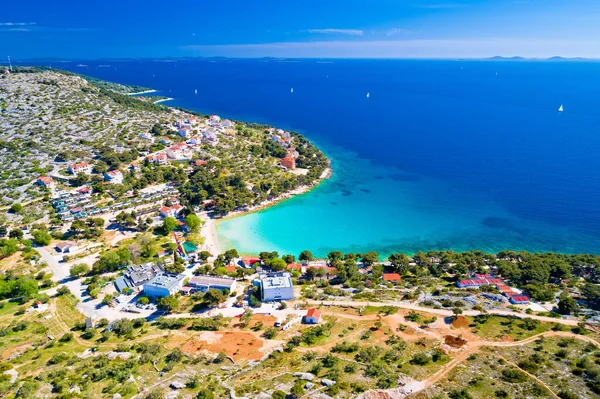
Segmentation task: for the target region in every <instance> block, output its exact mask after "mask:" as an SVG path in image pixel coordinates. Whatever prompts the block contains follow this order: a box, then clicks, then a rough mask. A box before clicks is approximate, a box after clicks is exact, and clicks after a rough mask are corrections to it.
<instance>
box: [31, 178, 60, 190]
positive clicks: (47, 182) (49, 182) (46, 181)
mask: <svg viewBox="0 0 600 399" xmlns="http://www.w3.org/2000/svg"><path fill="white" fill-rule="evenodd" d="M36 184H39V185H40V186H44V187H46V188H54V187H55V186H56V183H55V182H54V180H53V179H52V178H51V177H48V176H39V177H38V178H37V180H36Z"/></svg>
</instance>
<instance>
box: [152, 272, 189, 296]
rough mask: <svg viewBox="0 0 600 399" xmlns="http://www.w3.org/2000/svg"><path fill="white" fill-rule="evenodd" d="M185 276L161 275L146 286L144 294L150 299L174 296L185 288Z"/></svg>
mask: <svg viewBox="0 0 600 399" xmlns="http://www.w3.org/2000/svg"><path fill="white" fill-rule="evenodd" d="M184 277H185V276H184V275H183V274H169V273H160V274H157V275H156V276H154V278H153V279H152V280H150V281H149V282H147V283H146V284H144V294H146V295H147V296H149V297H160V298H162V297H165V296H169V295H173V294H175V293H177V292H179V290H181V287H183V279H184Z"/></svg>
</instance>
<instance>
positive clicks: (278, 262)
mask: <svg viewBox="0 0 600 399" xmlns="http://www.w3.org/2000/svg"><path fill="white" fill-rule="evenodd" d="M265 265H266V266H267V267H269V268H271V269H273V270H284V269H285V267H286V266H287V264H286V263H285V261H284V260H283V259H281V258H274V259H269V260H267V261H266V262H265Z"/></svg>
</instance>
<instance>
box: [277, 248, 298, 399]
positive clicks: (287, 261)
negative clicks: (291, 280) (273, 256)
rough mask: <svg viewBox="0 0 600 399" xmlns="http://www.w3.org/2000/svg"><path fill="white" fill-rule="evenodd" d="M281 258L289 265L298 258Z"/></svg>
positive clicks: (291, 256)
mask: <svg viewBox="0 0 600 399" xmlns="http://www.w3.org/2000/svg"><path fill="white" fill-rule="evenodd" d="M281 259H283V260H284V261H285V263H286V264H287V265H290V264H292V263H294V261H295V260H296V257H295V256H294V255H283V256H282V257H281ZM279 392H281V391H279Z"/></svg>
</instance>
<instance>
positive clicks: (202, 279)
mask: <svg viewBox="0 0 600 399" xmlns="http://www.w3.org/2000/svg"><path fill="white" fill-rule="evenodd" d="M188 286H189V287H191V290H189V292H190V293H194V292H206V291H208V290H211V289H213V290H220V291H225V290H228V291H229V292H233V291H235V288H236V286H237V283H236V281H235V279H232V278H227V277H215V276H195V277H192V278H191V279H190V281H189V282H188Z"/></svg>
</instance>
